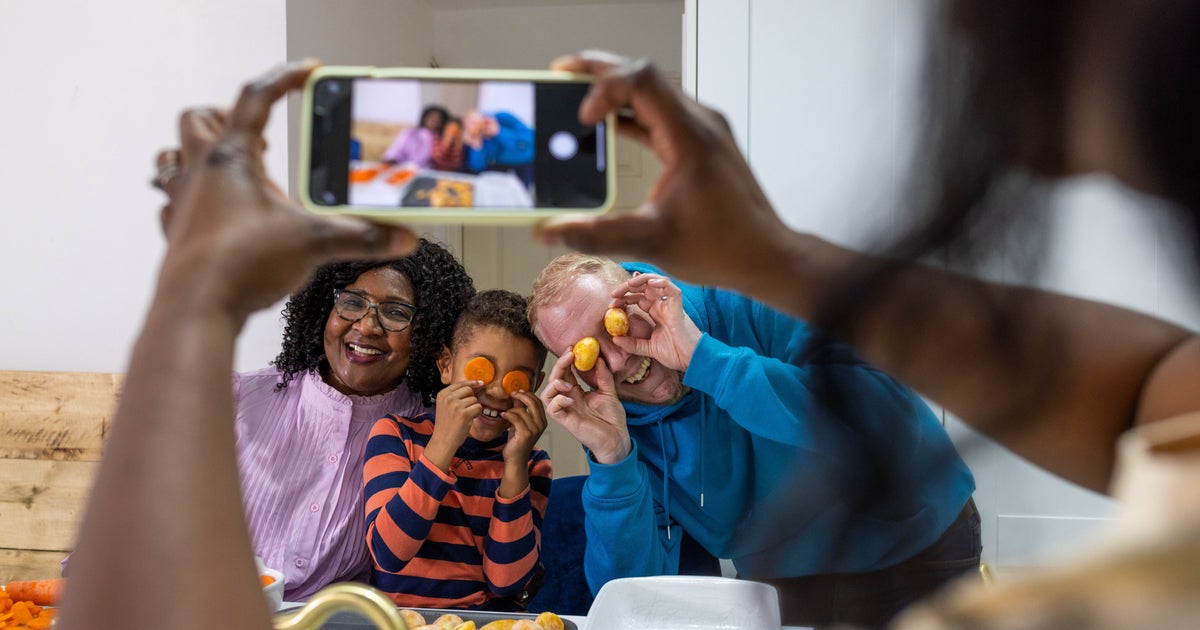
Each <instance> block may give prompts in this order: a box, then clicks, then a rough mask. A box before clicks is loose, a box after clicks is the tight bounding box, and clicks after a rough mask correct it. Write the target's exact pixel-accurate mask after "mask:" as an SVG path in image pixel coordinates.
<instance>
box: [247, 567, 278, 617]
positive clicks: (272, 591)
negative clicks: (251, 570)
mask: <svg viewBox="0 0 1200 630" xmlns="http://www.w3.org/2000/svg"><path fill="white" fill-rule="evenodd" d="M254 565H255V566H256V567H258V574H259V575H269V576H271V577H273V578H275V581H274V582H271V583H270V584H268V585H266V586H264V587H263V595H266V597H267V605H268V606H270V608H271V612H275V611H277V610H279V609H280V608H282V607H283V573H282V572H280V571H276V570H275V569H272V568H270V567H268V566H266V565H264V564H263V561H262V558H259V557H258V556H255V557H254Z"/></svg>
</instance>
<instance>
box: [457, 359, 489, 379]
mask: <svg viewBox="0 0 1200 630" xmlns="http://www.w3.org/2000/svg"><path fill="white" fill-rule="evenodd" d="M463 373H464V374H465V376H466V377H467V380H470V381H483V382H484V383H491V382H492V379H494V378H496V366H494V365H492V362H491V361H489V360H488V359H487V357H475V358H473V359H471V360H470V361H467V364H466V365H465V366H464V367H463Z"/></svg>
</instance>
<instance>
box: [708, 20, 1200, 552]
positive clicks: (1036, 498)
mask: <svg viewBox="0 0 1200 630" xmlns="http://www.w3.org/2000/svg"><path fill="white" fill-rule="evenodd" d="M688 4H689V9H694V11H692V12H691V13H692V14H691V15H690V17H691V18H694V19H695V24H696V27H695V30H696V46H695V49H696V53H695V54H696V58H697V67H696V85H697V94H698V97H699V98H700V100H701V101H703V102H707V103H710V104H714V105H715V106H717V107H718V108H720V109H722V110H723V111H725V112H726V114H727V115H728V117H729V118H730V122H731V124H732V125H733V128H734V131H735V133H736V134H737V135H738V140H739V142H740V143H741V146H742V147H743V148H744V149H745V150H746V152H747V155H748V156H749V160H750V164H751V167H752V168H753V169H754V171H755V172H756V174H757V175H758V176H759V178H760V181H761V182H762V184H763V187H764V189H765V191H766V193H767V195H768V196H769V197H770V198H771V200H772V202H773V203H774V205H775V207H776V209H777V210H778V211H779V212H780V214H781V215H783V217H784V219H785V220H786V221H787V223H788V224H789V225H791V226H792V227H794V228H797V229H802V230H808V231H812V232H815V233H817V234H820V235H822V236H824V237H826V238H829V239H831V240H834V241H837V242H841V243H846V244H850V245H866V244H870V243H874V242H876V241H877V240H878V239H877V237H878V236H884V237H886V236H887V235H888V234H889V233H891V232H894V230H895V228H896V227H898V226H900V225H902V224H903V222H904V216H905V215H904V212H905V209H904V208H903V207H902V203H903V199H902V197H901V186H902V184H903V183H904V180H905V176H906V161H907V155H908V152H909V151H910V149H911V145H912V141H913V139H914V136H913V132H914V130H915V129H916V127H915V126H914V124H913V122H912V121H913V120H914V118H915V116H914V114H915V112H916V110H917V107H919V105H920V103H919V101H917V100H915V95H916V91H915V83H914V81H915V79H916V76H917V75H916V70H917V68H918V65H919V62H920V59H921V55H922V51H921V41H922V35H921V31H920V29H921V26H922V14H921V10H922V5H923V4H924V3H922V2H908V3H879V2H876V1H875V0H843V1H842V2H837V3H831V2H819V1H816V0H690V1H689V3H688ZM1049 213H1050V214H1049V216H1048V217H1047V218H1046V223H1047V226H1048V228H1049V229H1052V230H1053V235H1052V238H1051V240H1050V242H1049V244H1048V247H1047V249H1046V250H1045V252H1044V257H1043V259H1042V260H1041V264H1040V272H1041V273H1040V275H1039V276H1037V277H1029V276H1027V275H1017V274H1016V273H1015V270H1017V269H1022V268H1028V266H1029V265H1028V262H1029V259H1028V258H1027V254H1028V252H1027V251H1026V250H1025V249H1023V248H1021V247H1020V245H1021V243H1014V245H1016V246H1014V247H1011V248H1009V249H1007V250H1004V251H1002V252H1001V253H1002V254H1003V255H1002V256H1001V259H1000V260H998V261H996V263H995V264H993V265H992V266H990V267H989V268H988V269H987V270H985V275H987V276H989V277H992V278H995V279H999V280H1004V281H1010V282H1021V283H1030V284H1035V285H1038V286H1042V287H1045V288H1048V289H1051V290H1055V291H1060V292H1064V293H1069V294H1072V295H1078V296H1083V297H1087V298H1093V299H1099V300H1103V301H1106V302H1110V303H1114V304H1119V305H1123V306H1127V307H1131V308H1134V309H1137V310H1140V311H1145V312H1149V313H1153V314H1155V315H1158V316H1160V317H1164V318H1167V319H1170V320H1173V321H1178V322H1181V323H1184V324H1185V325H1189V326H1192V327H1193V328H1195V327H1198V326H1200V308H1198V306H1197V299H1196V298H1197V292H1196V290H1195V288H1194V287H1195V286H1196V284H1195V278H1193V277H1190V276H1188V275H1187V274H1186V273H1184V272H1182V271H1181V269H1184V268H1186V265H1187V264H1188V263H1186V262H1182V260H1183V258H1182V257H1183V255H1185V254H1180V253H1179V252H1178V248H1177V247H1176V246H1175V245H1174V244H1173V243H1172V242H1171V236H1172V234H1174V233H1177V232H1178V231H1177V230H1173V229H1172V227H1171V224H1170V222H1169V220H1168V218H1167V216H1166V214H1167V212H1166V210H1165V208H1164V207H1163V206H1162V204H1159V203H1156V202H1154V201H1153V200H1149V199H1147V198H1144V197H1141V196H1138V195H1136V194H1133V193H1130V192H1129V191H1128V190H1125V189H1122V188H1121V187H1119V186H1117V185H1115V184H1114V183H1113V182H1112V181H1111V180H1108V179H1106V178H1103V177H1090V178H1080V179H1078V180H1074V181H1071V182H1067V183H1066V184H1064V185H1063V186H1061V187H1060V189H1059V191H1058V193H1057V196H1056V198H1055V200H1054V203H1053V204H1052V207H1051V208H1050V210H1049ZM1005 256H1007V259H1006V258H1005ZM947 430H948V431H949V432H950V434H951V437H952V438H953V439H955V441H956V444H958V445H959V448H960V451H961V452H962V453H963V456H964V458H965V459H966V460H967V462H968V464H969V465H970V466H971V468H972V470H973V472H974V473H975V477H976V481H977V482H978V491H977V492H976V501H977V502H978V504H979V506H980V512H981V514H982V516H983V526H984V531H983V536H984V557H985V561H987V562H989V563H992V564H993V565H997V564H998V565H999V566H1000V568H1001V570H1004V569H1010V570H1012V571H1020V570H1022V569H1023V568H1026V567H1030V566H1037V565H1043V564H1048V563H1054V562H1059V561H1061V560H1062V559H1063V558H1064V557H1065V556H1070V555H1072V554H1075V553H1078V551H1079V550H1080V548H1081V547H1082V546H1085V545H1087V544H1088V543H1089V541H1090V540H1091V537H1092V535H1093V534H1094V533H1096V531H1097V530H1098V529H1100V528H1102V527H1104V525H1105V520H1104V519H1106V518H1109V517H1111V516H1112V515H1113V512H1114V506H1113V504H1112V502H1111V501H1109V500H1108V499H1107V498H1105V497H1103V496H1101V495H1098V494H1095V493H1092V492H1089V491H1086V490H1082V489H1080V488H1078V487H1075V486H1073V485H1071V484H1068V483H1065V482H1062V481H1060V480H1058V479H1056V478H1054V477H1052V476H1051V475H1049V474H1047V473H1045V472H1043V471H1041V470H1040V469H1037V468H1035V467H1034V466H1031V465H1029V464H1028V463H1026V462H1024V461H1022V460H1020V459H1018V458H1017V457H1015V456H1013V455H1011V454H1010V453H1008V452H1007V451H1005V450H1003V449H1001V448H1000V447H998V446H996V445H995V444H994V443H992V442H990V441H988V440H986V439H984V438H981V437H979V436H978V435H977V434H974V433H973V432H972V431H970V430H969V429H967V428H965V427H964V426H963V425H962V424H961V423H960V422H958V421H957V420H956V419H954V418H953V417H950V418H948V419H947Z"/></svg>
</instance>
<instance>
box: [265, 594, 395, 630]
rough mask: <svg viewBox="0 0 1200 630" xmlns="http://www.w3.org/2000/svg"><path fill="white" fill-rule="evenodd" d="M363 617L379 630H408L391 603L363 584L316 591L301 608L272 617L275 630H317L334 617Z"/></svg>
mask: <svg viewBox="0 0 1200 630" xmlns="http://www.w3.org/2000/svg"><path fill="white" fill-rule="evenodd" d="M339 612H353V613H357V614H359V615H362V616H363V617H365V618H366V619H367V621H370V622H371V623H373V624H375V627H377V628H381V629H382V630H409V628H408V624H406V623H404V618H402V617H401V616H400V612H399V611H398V610H397V609H396V604H395V603H393V602H392V600H390V599H388V598H386V597H384V596H383V594H382V593H380V592H379V591H377V590H375V589H373V588H371V587H369V586H366V585H364V584H354V583H351V582H341V583H338V584H331V585H329V586H326V587H325V588H323V589H321V590H319V591H317V594H316V595H313V596H312V598H311V599H309V600H308V602H306V603H305V604H304V605H303V606H301V607H300V608H299V609H297V610H295V611H290V612H287V613H283V614H281V615H277V616H276V617H275V630H317V628H320V627H321V626H322V625H323V624H324V623H325V622H326V621H328V620H329V618H330V617H332V616H333V615H334V614H336V613H339Z"/></svg>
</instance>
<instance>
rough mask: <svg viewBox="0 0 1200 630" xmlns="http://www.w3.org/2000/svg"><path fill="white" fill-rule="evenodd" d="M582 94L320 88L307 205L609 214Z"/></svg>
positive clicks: (487, 85) (601, 148) (347, 83)
mask: <svg viewBox="0 0 1200 630" xmlns="http://www.w3.org/2000/svg"><path fill="white" fill-rule="evenodd" d="M587 89H588V86H587V85H586V84H583V83H568V82H552V81H548V82H532V81H505V80H485V81H468V80H457V79H454V80H440V79H439V80H432V79H392V78H362V77H358V78H340V77H329V78H324V79H321V80H320V81H319V82H318V84H317V86H316V88H315V90H314V100H313V120H312V121H311V125H312V143H311V151H312V154H311V170H310V173H309V184H310V191H309V196H310V198H311V199H312V200H313V201H314V202H315V203H317V204H319V205H325V206H342V205H346V206H352V207H356V208H367V209H379V210H381V211H386V210H388V209H394V208H430V209H436V208H477V209H484V210H486V209H489V208H495V209H503V210H512V209H531V210H536V209H556V208H572V209H593V208H599V207H601V206H603V205H604V204H605V203H606V202H607V169H608V167H609V165H608V157H609V156H607V155H606V154H605V148H606V145H605V133H604V131H605V130H604V126H603V123H601V124H599V125H595V126H585V125H582V124H581V123H579V121H578V111H579V103H580V102H581V101H582V99H583V97H584V95H585V94H586V93H587Z"/></svg>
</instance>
